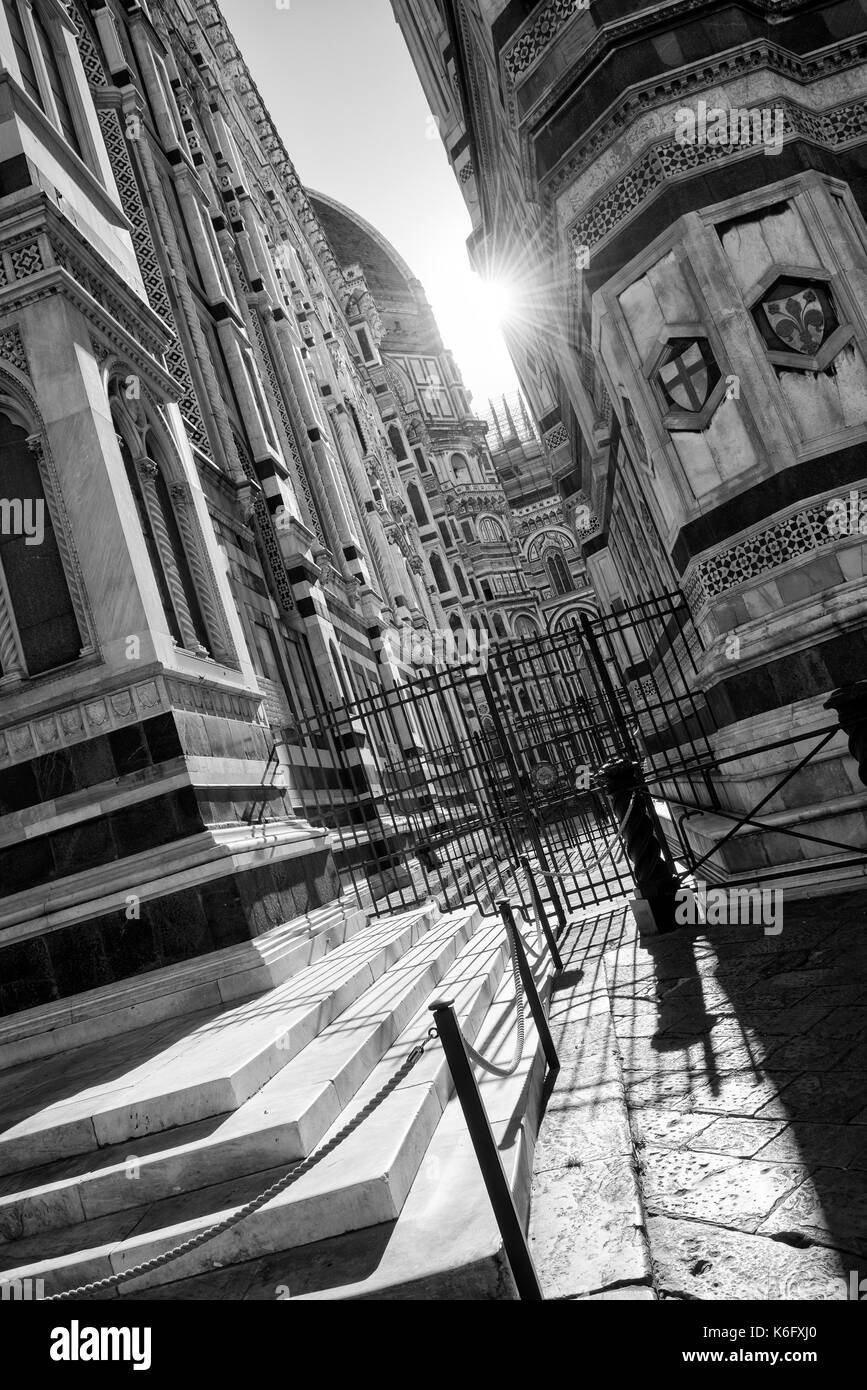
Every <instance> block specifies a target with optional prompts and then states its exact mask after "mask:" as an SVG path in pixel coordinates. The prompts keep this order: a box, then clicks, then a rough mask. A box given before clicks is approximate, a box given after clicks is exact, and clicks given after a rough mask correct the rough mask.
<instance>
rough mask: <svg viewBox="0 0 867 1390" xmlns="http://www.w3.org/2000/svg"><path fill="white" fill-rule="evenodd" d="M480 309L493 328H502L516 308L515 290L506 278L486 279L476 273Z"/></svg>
mask: <svg viewBox="0 0 867 1390" xmlns="http://www.w3.org/2000/svg"><path fill="white" fill-rule="evenodd" d="M474 278H475V281H476V291H477V298H478V310H479V313H480V314H481V315H482V317H483V318H484V319H485V322H486V324H487V325H488V326H489V327H491V328H501V327H502V325H503V324H504V323H506V322H507V321H508V319H509V318H510V316H511V315H512V313H513V312H514V309H515V291H514V289H513V288H512V286H511V285H509V284H508V283H507V282H506V281H505V280H493V279H492V280H486V279H484V277H483V276H481V275H476V276H475V277H474Z"/></svg>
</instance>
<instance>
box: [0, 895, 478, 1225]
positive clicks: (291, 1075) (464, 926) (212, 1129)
mask: <svg viewBox="0 0 867 1390" xmlns="http://www.w3.org/2000/svg"><path fill="white" fill-rule="evenodd" d="M479 920H480V914H479V913H478V911H477V910H476V909H474V908H473V909H464V910H462V911H461V912H456V913H451V914H450V915H449V916H448V917H444V918H442V919H441V920H440V921H439V922H437V923H436V924H435V925H434V926H433V927H431V929H430V931H429V932H427V933H426V934H425V935H424V936H423V937H422V938H421V939H420V941H418V942H417V943H416V945H415V946H413V947H411V948H410V949H409V950H408V951H407V952H406V953H405V954H404V955H403V956H401V958H400V960H399V961H398V962H397V963H396V964H395V965H393V966H392V967H391V969H390V970H388V971H387V972H386V974H385V975H384V976H383V977H382V978H381V979H379V980H377V981H376V983H375V984H374V985H372V986H371V988H370V989H368V990H366V991H365V992H364V994H362V995H360V997H359V998H358V999H357V1000H356V1002H355V1003H354V1004H352V1005H350V1006H349V1008H347V1009H346V1010H344V1012H343V1013H342V1014H341V1015H340V1017H339V1018H338V1019H336V1020H335V1021H334V1022H333V1023H331V1024H329V1026H328V1027H327V1028H325V1029H324V1030H323V1032H321V1033H320V1034H319V1036H318V1037H317V1038H315V1039H314V1041H313V1042H311V1043H309V1044H308V1046H307V1047H306V1048H304V1049H303V1050H302V1051H301V1052H300V1053H299V1054H298V1056H297V1057H295V1058H293V1059H292V1061H290V1062H289V1063H288V1064H287V1066H285V1067H283V1068H282V1069H281V1070H280V1071H279V1072H277V1074H276V1075H275V1076H273V1077H272V1078H271V1080H270V1081H268V1082H266V1084H265V1085H264V1086H263V1087H262V1089H261V1090H259V1091H257V1092H256V1094H255V1095H254V1096H252V1097H251V1098H250V1099H249V1100H247V1101H245V1102H244V1104H243V1105H241V1106H240V1107H239V1108H238V1109H237V1110H235V1111H233V1112H230V1113H229V1114H228V1115H221V1116H218V1117H216V1118H215V1119H208V1120H206V1121H204V1122H199V1123H197V1124H193V1125H184V1126H182V1127H180V1128H178V1129H173V1130H169V1131H167V1132H165V1133H161V1134H158V1135H150V1136H147V1138H146V1139H145V1140H144V1141H143V1142H140V1141H130V1142H128V1143H126V1144H123V1145H120V1146H112V1147H111V1148H109V1149H105V1150H102V1151H100V1153H99V1154H98V1155H97V1156H96V1157H95V1158H94V1159H93V1160H91V1166H89V1167H84V1168H83V1166H82V1164H83V1160H82V1158H81V1157H80V1156H77V1157H74V1158H70V1159H65V1160H61V1161H60V1162H59V1163H57V1164H53V1165H48V1166H43V1167H40V1168H35V1169H30V1170H28V1171H26V1172H21V1173H14V1174H11V1175H9V1176H7V1177H6V1178H3V1179H0V1242H2V1241H7V1240H19V1239H21V1238H22V1237H26V1236H30V1235H34V1234H36V1233H38V1232H39V1231H44V1230H50V1229H55V1228H57V1227H61V1226H66V1225H72V1224H74V1223H76V1222H81V1221H85V1220H93V1219H95V1218H97V1217H100V1216H105V1215H107V1214H109V1213H111V1212H116V1211H122V1210H125V1209H126V1208H130V1207H138V1206H143V1205H144V1204H146V1203H150V1202H154V1201H158V1200H161V1199H162V1198H167V1197H171V1196H173V1195H175V1194H176V1193H178V1192H189V1191H192V1190H194V1189H195V1188H198V1187H205V1186H207V1185H209V1184H212V1183H216V1182H220V1181H224V1180H226V1179H229V1178H233V1177H242V1176H244V1175H245V1174H248V1173H256V1172H259V1171H261V1170H262V1169H267V1168H272V1167H273V1166H274V1165H275V1164H277V1163H291V1162H296V1161H297V1160H298V1159H301V1158H304V1157H305V1156H306V1155H307V1154H308V1153H309V1152H310V1150H311V1149H312V1148H313V1147H314V1146H315V1145H316V1144H317V1143H318V1141H319V1139H320V1138H321V1137H322V1135H323V1134H324V1132H325V1131H326V1129H327V1128H328V1127H329V1125H331V1124H332V1123H333V1122H334V1121H335V1120H336V1119H337V1117H338V1115H339V1114H340V1111H341V1110H342V1108H343V1107H344V1106H346V1105H347V1104H348V1102H349V1101H350V1100H351V1098H352V1096H353V1095H354V1094H355V1092H356V1091H357V1090H358V1089H359V1087H360V1086H361V1085H362V1083H363V1082H364V1080H365V1078H366V1077H367V1076H368V1075H369V1073H370V1071H371V1070H372V1068H373V1067H374V1066H375V1065H376V1064H377V1063H378V1062H379V1061H380V1059H381V1057H382V1055H383V1053H384V1052H385V1051H386V1050H387V1049H388V1048H389V1047H390V1046H391V1045H392V1043H393V1042H394V1041H395V1039H396V1038H397V1037H398V1036H399V1034H400V1033H401V1032H402V1031H403V1029H404V1028H405V1027H406V1025H407V1023H408V1022H409V1020H410V1018H411V1017H412V1016H413V1015H414V1014H415V1013H416V1011H417V1010H418V1009H419V1008H420V1007H421V1005H422V1004H423V1002H424V1000H425V999H426V998H427V997H428V995H429V994H430V991H431V990H432V989H433V988H434V987H435V986H436V984H437V983H438V981H439V980H441V979H442V976H443V975H444V973H445V972H446V971H447V970H448V969H449V967H450V966H451V964H452V962H453V961H454V960H455V957H456V956H457V954H458V952H459V951H460V950H462V948H463V947H464V945H465V944H466V942H467V941H468V940H469V938H470V937H471V935H472V933H473V931H474V930H475V928H476V927H477V925H478V923H479ZM264 1007H267V1002H264ZM88 1157H89V1156H88ZM84 1162H87V1159H85V1160H84Z"/></svg>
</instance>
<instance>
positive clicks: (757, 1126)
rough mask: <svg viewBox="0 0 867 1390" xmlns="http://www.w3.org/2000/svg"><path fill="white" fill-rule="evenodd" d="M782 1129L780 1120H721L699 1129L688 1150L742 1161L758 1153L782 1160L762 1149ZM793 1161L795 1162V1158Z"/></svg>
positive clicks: (735, 1117)
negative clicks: (705, 1150)
mask: <svg viewBox="0 0 867 1390" xmlns="http://www.w3.org/2000/svg"><path fill="white" fill-rule="evenodd" d="M783 1128H784V1125H783V1122H782V1120H745V1119H743V1117H742V1116H734V1117H733V1118H731V1119H730V1118H728V1117H726V1118H721V1119H718V1120H713V1121H711V1123H710V1125H708V1126H707V1128H702V1130H701V1131H700V1133H699V1134H698V1135H697V1136H696V1137H695V1139H692V1140H691V1141H690V1143H689V1147H690V1148H691V1149H707V1150H709V1151H711V1152H712V1153H722V1154H733V1155H736V1156H738V1157H741V1158H751V1157H752V1156H753V1154H756V1153H758V1151H759V1150H760V1149H761V1151H762V1158H783V1157H784V1155H782V1154H769V1153H768V1151H767V1149H766V1148H765V1145H766V1144H767V1143H768V1141H769V1140H772V1139H775V1138H776V1136H777V1135H778V1134H779V1133H780V1131H781V1130H782V1129H783ZM793 1161H795V1162H797V1161H798V1156H797V1155H795V1158H794V1160H793Z"/></svg>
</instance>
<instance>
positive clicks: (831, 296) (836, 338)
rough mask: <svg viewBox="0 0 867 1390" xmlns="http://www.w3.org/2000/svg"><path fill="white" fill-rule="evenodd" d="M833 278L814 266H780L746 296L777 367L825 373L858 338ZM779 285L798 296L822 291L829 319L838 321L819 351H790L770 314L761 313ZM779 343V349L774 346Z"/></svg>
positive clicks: (768, 351) (763, 340)
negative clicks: (769, 318) (774, 325)
mask: <svg viewBox="0 0 867 1390" xmlns="http://www.w3.org/2000/svg"><path fill="white" fill-rule="evenodd" d="M832 279H833V277H832V276H831V275H829V274H828V272H827V271H822V270H817V269H816V268H815V267H812V266H809V267H808V266H796V265H776V266H772V267H771V268H770V269H769V270H767V271H766V272H765V274H764V275H763V276H762V277H761V279H760V280H758V281H757V282H756V284H755V285H754V286H753V288H752V290H751V291H750V293H749V295H748V296H746V304H747V308H748V310H749V313H750V317H751V318H752V321H753V324H754V326H755V329H756V332H757V333H758V335H759V337H760V338H761V340H762V343H763V345H764V349H765V352H766V353H767V357H768V361H769V362H771V363H772V364H773V366H774V367H776V368H778V369H782V370H787V371H795V372H825V371H827V370H828V368H829V367H830V366H831V364H832V362H833V361H834V359H835V358H836V357H837V356H838V355H839V353H840V352H841V351H842V349H843V348H844V347H845V346H846V344H847V343H848V342H850V341H851V339H852V338H854V336H855V328H854V325H853V324H852V323H851V322H847V319H846V316H845V313H844V311H843V309H842V306H841V305H840V296H839V294H837V293H836V292H835V288H836V287H835V286H833V285H832ZM777 285H780V286H781V287H782V286H786V285H789V286H792V287H795V293H799V292H800V290H806V289H812V290H814V291H816V290H818V294H819V300H820V304H821V307H822V310H823V313H824V315H825V317H826V319H827V318H828V316H829V315H830V317H831V318H832V319H833V321H834V326H833V327H832V328H831V329H830V331H829V332H828V334H827V335H826V337H825V338H824V340H823V342H822V344H821V346H820V347H819V350H818V352H816V353H810V354H808V353H803V352H790V351H787V350H786V348H785V347H783V340H782V339H781V338H780V337H779V336H778V335H777V334H776V333H775V332H774V329H773V328H772V327H771V325H770V322H769V321H768V318H767V315H766V314H763V313H762V312H761V311H762V306H763V304H764V303H765V301H766V300H767V299H768V298H769V296H770V293H771V291H772V290H773V289H774V287H775V286H777ZM799 287H800V288H799ZM790 297H791V296H790ZM775 343H778V344H779V346H774V344H775Z"/></svg>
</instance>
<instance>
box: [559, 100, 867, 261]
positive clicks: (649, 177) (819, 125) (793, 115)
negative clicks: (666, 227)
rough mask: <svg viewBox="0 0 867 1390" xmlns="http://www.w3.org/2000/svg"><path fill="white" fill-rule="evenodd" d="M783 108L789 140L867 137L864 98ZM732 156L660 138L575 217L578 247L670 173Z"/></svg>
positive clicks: (594, 241)
mask: <svg viewBox="0 0 867 1390" xmlns="http://www.w3.org/2000/svg"><path fill="white" fill-rule="evenodd" d="M780 108H781V110H782V111H783V118H784V138H785V140H792V139H795V138H798V137H801V136H803V137H805V138H806V139H809V140H810V141H811V142H812V143H814V144H818V145H820V146H823V147H825V148H827V149H834V148H836V147H837V146H840V145H845V144H849V143H850V142H853V141H858V140H863V139H864V138H865V137H867V107H865V105H864V103H863V102H862V101H854V102H850V103H847V104H846V105H844V106H840V107H838V108H837V109H836V110H834V111H828V112H824V113H822V114H817V113H816V112H813V111H807V110H805V109H804V108H802V107H798V106H795V105H793V104H792V103H791V102H785V103H780ZM731 158H732V152H731V150H730V149H729V147H728V146H726V145H722V146H715V145H681V144H678V142H677V141H676V140H675V139H674V138H672V139H670V140H665V141H659V142H658V143H657V144H656V145H654V146H652V147H651V148H650V149H648V150H645V151H644V153H643V154H642V155H641V157H640V159H638V160H636V161H635V163H634V164H633V165H632V167H631V168H630V169H628V170H627V171H626V173H625V174H624V175H623V176H622V177H621V178H619V179H618V180H617V182H616V183H614V184H612V186H611V187H610V188H608V189H606V191H605V192H604V193H603V194H602V196H601V197H600V198H598V199H597V200H596V202H595V203H594V204H593V205H592V206H591V207H590V208H589V209H587V210H586V211H585V212H584V213H582V214H581V216H580V217H578V218H577V219H576V220H575V221H574V222H572V223H571V225H570V227H569V229H568V235H569V240H570V243H571V245H572V248H573V251H575V252H576V253H577V251H578V249H579V248H590V249H592V248H593V247H594V246H596V245H598V244H599V243H600V242H601V241H604V240H605V239H606V238H607V237H608V236H609V235H610V234H611V233H612V232H615V231H617V230H618V229H619V227H620V225H621V223H623V222H624V221H625V220H626V219H627V218H629V217H630V216H631V215H632V214H633V213H635V212H636V211H637V210H638V209H639V208H640V207H641V206H642V205H643V204H644V203H646V202H647V200H648V199H649V198H651V197H652V196H653V195H654V194H655V193H657V192H658V191H659V189H660V188H662V187H663V185H664V184H665V183H666V182H667V181H668V180H669V179H673V178H676V177H678V176H679V175H681V174H684V173H686V172H688V171H690V170H698V169H700V168H703V167H707V166H713V165H714V164H718V163H719V162H720V161H722V160H726V159H731Z"/></svg>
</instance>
